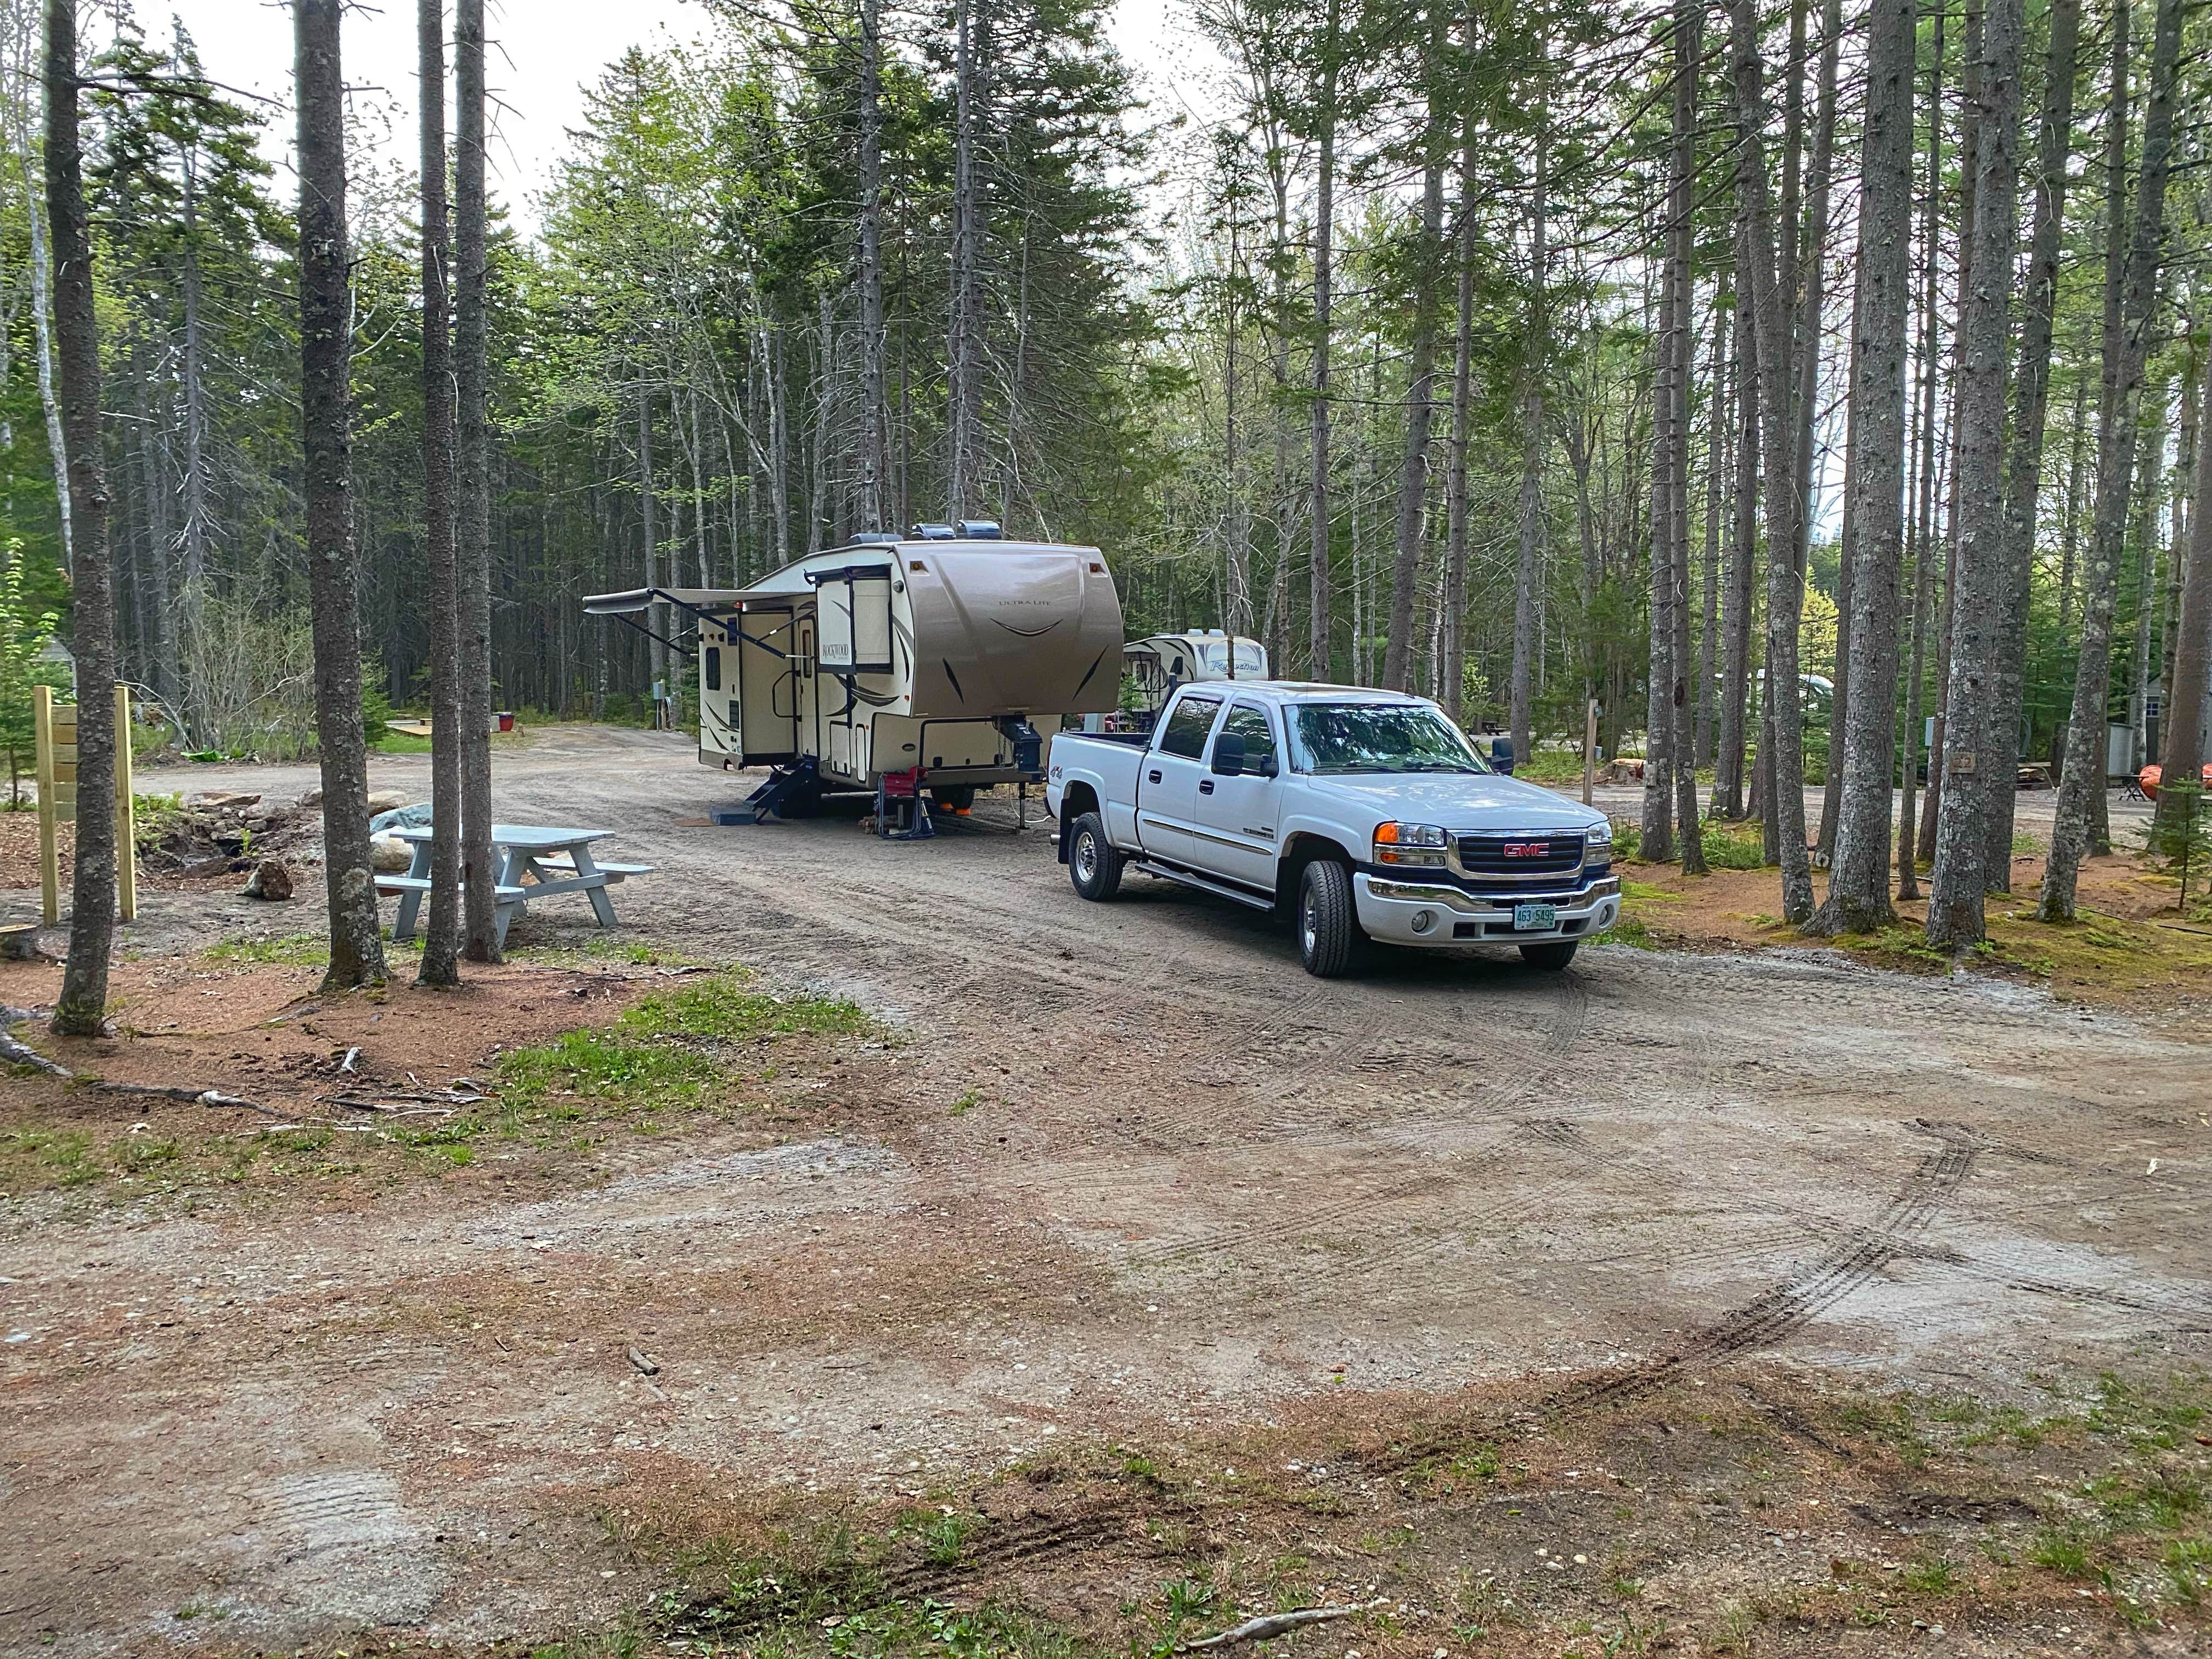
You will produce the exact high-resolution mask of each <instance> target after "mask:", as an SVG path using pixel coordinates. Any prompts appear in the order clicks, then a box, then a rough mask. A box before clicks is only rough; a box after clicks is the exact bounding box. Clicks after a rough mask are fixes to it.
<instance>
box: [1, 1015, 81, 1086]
mask: <svg viewBox="0 0 2212 1659" xmlns="http://www.w3.org/2000/svg"><path fill="white" fill-rule="evenodd" d="M6 1012H9V1013H11V1014H12V1013H15V1012H19V1011H18V1010H16V1009H13V1008H10V1009H8V1010H7V1011H6ZM10 1023H11V1024H12V1023H13V1022H10ZM0 1060H5V1061H7V1062H8V1064H9V1065H10V1066H30V1067H32V1068H33V1070H36V1071H40V1072H44V1073H46V1074H47V1075H48V1076H49V1077H68V1076H70V1069H69V1067H68V1066H58V1065H56V1064H55V1063H54V1062H53V1061H52V1060H48V1059H47V1058H46V1056H45V1055H44V1054H40V1052H39V1051H38V1050H37V1049H36V1048H31V1047H29V1046H27V1044H24V1043H21V1042H16V1041H15V1038H13V1037H11V1036H9V1035H8V1033H7V1030H6V1028H5V1027H0Z"/></svg>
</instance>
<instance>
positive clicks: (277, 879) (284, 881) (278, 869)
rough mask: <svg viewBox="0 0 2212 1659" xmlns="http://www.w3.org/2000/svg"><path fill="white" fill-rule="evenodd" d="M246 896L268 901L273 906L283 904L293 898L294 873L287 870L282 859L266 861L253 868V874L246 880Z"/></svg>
mask: <svg viewBox="0 0 2212 1659" xmlns="http://www.w3.org/2000/svg"><path fill="white" fill-rule="evenodd" d="M291 896H292V872H290V871H289V870H288V869H287V868H285V866H284V860H282V859H264V860H261V862H260V863H258V864H257V865H255V866H253V873H252V875H250V876H248V877H247V878H246V897H248V898H250V899H266V900H268V901H269V902H270V903H272V904H278V903H282V902H283V901H284V900H286V899H289V898H290V897H291Z"/></svg>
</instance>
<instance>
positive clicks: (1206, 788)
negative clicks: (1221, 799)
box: [1198, 778, 1213, 795]
mask: <svg viewBox="0 0 2212 1659" xmlns="http://www.w3.org/2000/svg"><path fill="white" fill-rule="evenodd" d="M1198 793H1200V794H1201V795H1210V794H1212V793H1213V780H1212V778H1206V779H1204V780H1202V781H1200V784H1199V786H1198Z"/></svg>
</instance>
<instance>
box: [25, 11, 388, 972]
mask: <svg viewBox="0 0 2212 1659" xmlns="http://www.w3.org/2000/svg"><path fill="white" fill-rule="evenodd" d="M55 4H56V8H57V9H61V8H62V7H64V6H67V5H69V4H70V0H55ZM342 10H343V6H342V5H341V3H340V0H295V4H294V7H293V32H294V41H295V53H296V59H295V61H296V68H295V85H296V87H297V98H298V102H299V108H300V137H299V145H300V152H299V154H300V411H301V419H302V426H303V430H304V446H305V447H304V450H303V454H302V459H303V461H304V468H303V471H304V475H305V476H304V484H305V490H304V493H305V495H306V497H307V585H308V592H309V596H310V602H311V604H312V605H313V629H314V649H315V732H316V739H317V744H318V749H319V759H320V761H321V763H322V785H323V861H324V872H325V878H326V882H327V885H328V889H329V896H330V911H331V967H330V972H329V973H328V974H327V975H325V976H324V980H323V986H324V988H325V990H326V991H339V990H348V989H350V988H352V987H356V986H360V985H368V984H380V983H382V981H383V980H384V977H385V969H384V947H383V945H382V944H381V943H380V940H379V939H378V937H377V926H376V884H375V883H376V878H375V874H374V870H373V869H372V867H371V865H370V862H369V854H368V741H367V739H366V738H365V736H364V735H363V732H362V723H361V610H360V599H359V597H358V593H357V587H358V581H359V571H358V568H357V563H356V556H355V552H354V543H353V521H352V516H351V513H350V511H349V506H348V500H347V498H348V495H349V492H350V490H351V488H352V479H351V476H350V474H351V465H350V457H349V446H350V442H351V437H352V431H351V428H352V419H353V406H352V398H351V394H350V392H349V386H348V384H347V372H348V365H349V361H350V359H351V357H352V355H353V354H352V348H353V337H352V305H351V295H350V294H349V291H348V277H349V271H350V268H351V252H350V250H349V246H348V245H347V238H346V212H345V190H346V155H345V90H344V80H343V76H342V74H341V72H340V69H339V58H338V17H339V14H340V13H341V11H342ZM79 835H80V836H82V829H80V830H79ZM82 845H83V843H82V840H81V839H80V841H79V842H78V846H79V848H80V856H82Z"/></svg>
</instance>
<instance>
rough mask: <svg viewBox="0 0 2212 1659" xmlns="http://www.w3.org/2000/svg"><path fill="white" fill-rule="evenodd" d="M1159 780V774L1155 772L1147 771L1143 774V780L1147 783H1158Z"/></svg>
mask: <svg viewBox="0 0 2212 1659" xmlns="http://www.w3.org/2000/svg"><path fill="white" fill-rule="evenodd" d="M1145 781H1146V782H1147V783H1158V781H1160V775H1159V774H1158V773H1157V772H1147V773H1146V774H1145Z"/></svg>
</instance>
